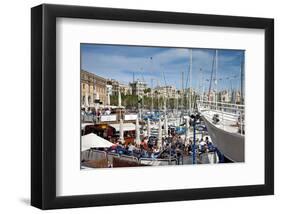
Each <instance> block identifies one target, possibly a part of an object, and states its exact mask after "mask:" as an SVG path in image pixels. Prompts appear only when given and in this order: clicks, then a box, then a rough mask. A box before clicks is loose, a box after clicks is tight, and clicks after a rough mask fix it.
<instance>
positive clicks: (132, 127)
mask: <svg viewBox="0 0 281 214" xmlns="http://www.w3.org/2000/svg"><path fill="white" fill-rule="evenodd" d="M110 126H111V127H113V128H114V129H115V130H116V131H117V132H119V131H120V124H119V123H117V124H110ZM135 130H136V125H135V124H133V123H123V131H124V132H125V131H135Z"/></svg>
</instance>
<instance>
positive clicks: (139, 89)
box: [130, 80, 147, 96]
mask: <svg viewBox="0 0 281 214" xmlns="http://www.w3.org/2000/svg"><path fill="white" fill-rule="evenodd" d="M130 87H131V90H132V95H137V96H144V95H145V89H147V84H146V83H145V82H143V81H139V80H137V81H134V82H132V83H130Z"/></svg>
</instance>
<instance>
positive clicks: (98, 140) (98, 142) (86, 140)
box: [81, 133, 113, 151]
mask: <svg viewBox="0 0 281 214" xmlns="http://www.w3.org/2000/svg"><path fill="white" fill-rule="evenodd" d="M112 145H113V143H111V142H109V141H108V140H105V139H104V138H102V137H99V136H98V135H96V134H94V133H90V134H87V135H84V136H82V147H81V150H82V151H85V150H88V149H90V148H108V147H111V146H112Z"/></svg>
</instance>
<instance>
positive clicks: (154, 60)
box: [81, 44, 244, 90]
mask: <svg viewBox="0 0 281 214" xmlns="http://www.w3.org/2000/svg"><path fill="white" fill-rule="evenodd" d="M214 54H215V50H214V49H200V48H199V49H197V48H192V81H191V86H192V87H193V88H196V89H200V90H202V89H203V85H204V87H205V90H206V89H207V88H208V87H209V82H208V79H210V77H211V71H212V63H213V59H214ZM243 59H244V51H242V50H220V49H219V50H218V73H217V75H218V79H219V81H218V88H219V89H226V88H228V89H230V88H231V87H232V88H240V68H241V60H242V61H243ZM189 66H190V49H189V48H167V47H143V46H126V45H100V44H81V67H82V69H84V70H86V71H89V72H91V73H95V74H97V75H99V76H102V77H104V78H110V79H115V80H118V81H120V82H122V83H125V84H128V83H129V82H132V81H133V73H134V75H135V80H136V79H140V80H144V81H146V82H147V83H148V85H149V87H150V86H151V82H152V81H153V85H154V86H155V85H157V84H158V83H159V85H161V86H164V85H165V84H167V85H174V86H176V87H177V88H178V89H180V88H181V87H182V72H184V85H185V86H186V87H189V79H188V78H187V77H188V76H189V74H188V72H189ZM164 77H165V79H164ZM152 79H153V80H152ZM165 80H166V83H165Z"/></svg>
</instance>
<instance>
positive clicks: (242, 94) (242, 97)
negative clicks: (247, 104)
mask: <svg viewBox="0 0 281 214" xmlns="http://www.w3.org/2000/svg"><path fill="white" fill-rule="evenodd" d="M240 75H241V77H240V78H241V80H240V81H241V83H240V84H241V85H240V87H241V95H240V97H241V98H240V100H241V101H240V102H241V104H242V105H243V104H244V53H243V55H242V56H241V67H240Z"/></svg>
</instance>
